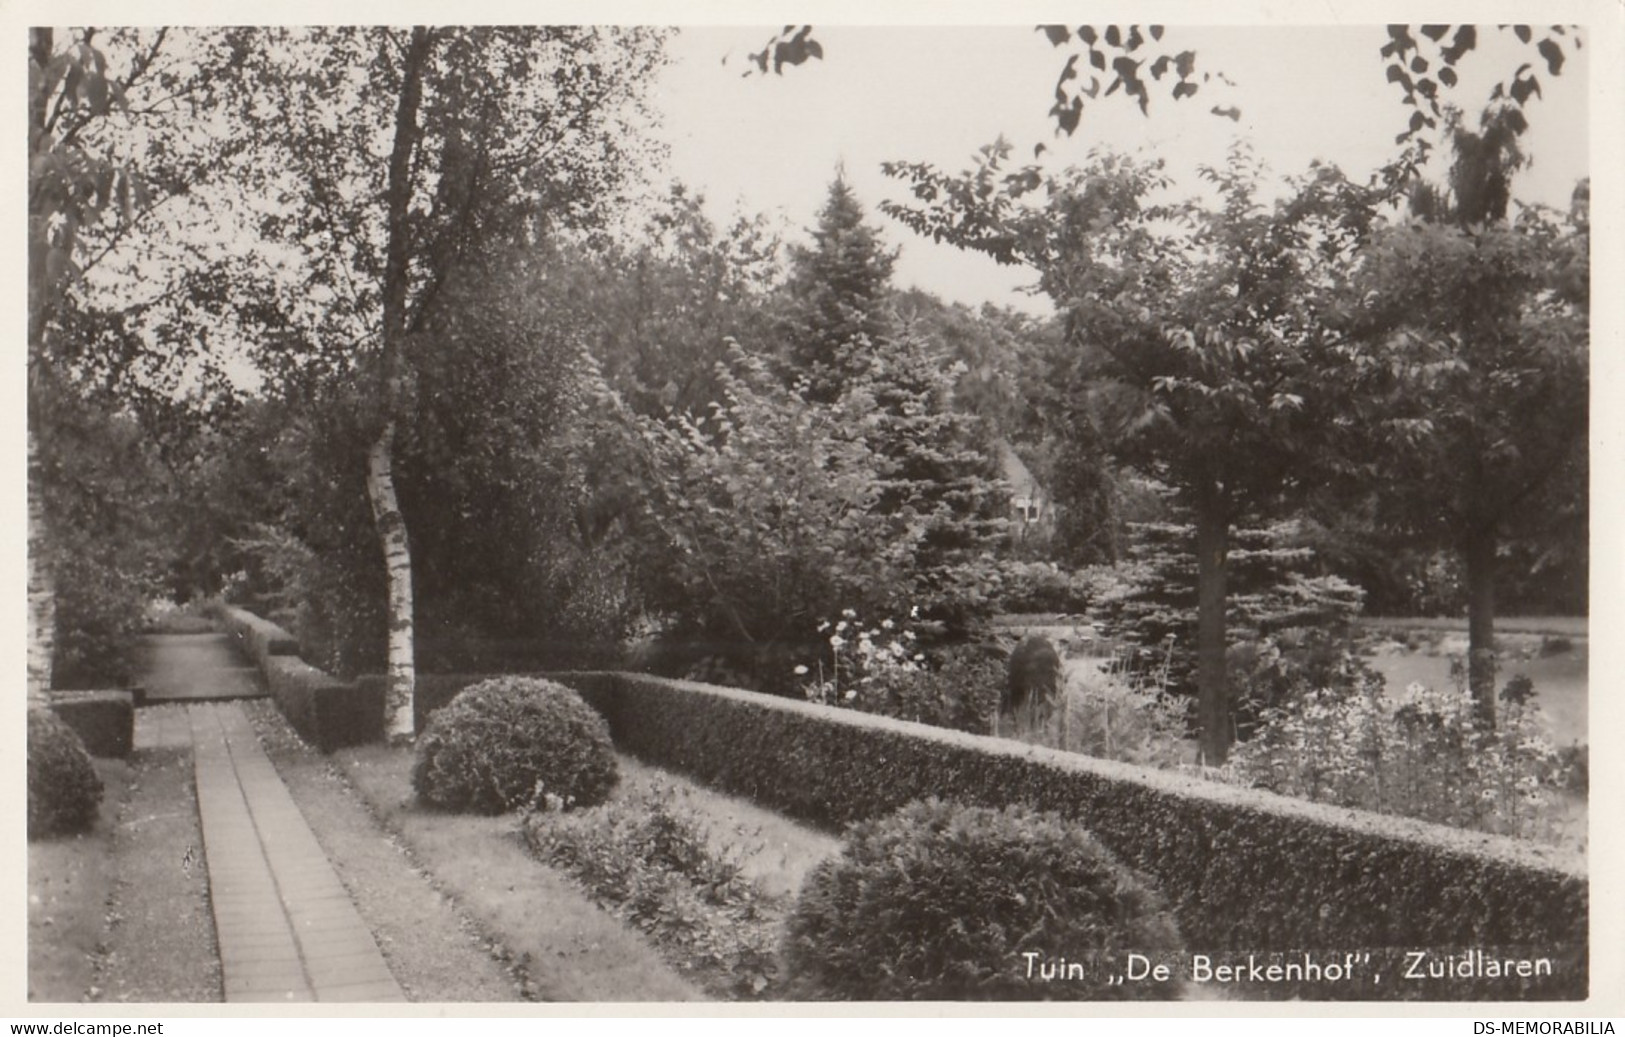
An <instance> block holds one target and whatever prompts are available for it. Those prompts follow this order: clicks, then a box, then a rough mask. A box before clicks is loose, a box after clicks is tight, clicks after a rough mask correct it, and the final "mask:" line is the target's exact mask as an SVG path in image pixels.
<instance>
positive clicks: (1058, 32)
mask: <svg viewBox="0 0 1625 1037" xmlns="http://www.w3.org/2000/svg"><path fill="white" fill-rule="evenodd" d="M1038 28H1039V31H1040V32H1042V33H1043V34H1044V35H1045V36H1047V37H1048V38H1049V42H1050V45H1051V46H1053V47H1059V46H1061V45H1062V44H1064V43H1066V42H1067V41H1068V40H1070V39H1072V30H1071V29H1068V28H1067V27H1066V26H1064V25H1040V26H1039V27H1038Z"/></svg>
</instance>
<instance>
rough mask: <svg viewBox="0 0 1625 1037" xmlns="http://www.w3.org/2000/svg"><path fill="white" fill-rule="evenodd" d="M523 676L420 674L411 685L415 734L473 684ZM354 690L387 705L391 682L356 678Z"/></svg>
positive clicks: (383, 678) (377, 677) (369, 676)
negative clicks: (433, 715)
mask: <svg viewBox="0 0 1625 1037" xmlns="http://www.w3.org/2000/svg"><path fill="white" fill-rule="evenodd" d="M502 676H523V675H514V674H500V673H419V674H418V675H417V676H416V678H415V679H414V682H413V685H412V730H413V731H414V732H416V733H418V734H422V733H423V732H424V731H426V730H428V728H429V716H430V715H431V714H432V713H434V712H435V711H436V710H438V709H440V708H442V707H444V706H446V705H448V704H449V703H450V702H451V700H452V699H454V698H456V697H457V693H458V692H459V691H462V690H463V689H464V688H466V687H468V686H469V685H471V684H478V683H480V682H481V681H487V680H491V679H492V678H493V677H502ZM355 686H356V687H357V688H359V689H361V690H362V691H363V692H365V693H366V694H368V695H375V696H377V698H378V701H379V702H384V701H386V699H385V692H386V691H387V690H388V688H389V678H388V677H386V676H384V675H383V674H381V673H369V674H365V675H363V676H361V677H357V678H356V681H355Z"/></svg>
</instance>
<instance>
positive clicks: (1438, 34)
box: [1422, 25, 1450, 43]
mask: <svg viewBox="0 0 1625 1037" xmlns="http://www.w3.org/2000/svg"><path fill="white" fill-rule="evenodd" d="M1449 31H1450V26H1448V25H1424V26H1422V35H1423V36H1426V37H1427V38H1428V39H1430V40H1432V41H1433V42H1434V43H1438V42H1439V41H1440V40H1442V39H1444V34H1445V33H1447V32H1449Z"/></svg>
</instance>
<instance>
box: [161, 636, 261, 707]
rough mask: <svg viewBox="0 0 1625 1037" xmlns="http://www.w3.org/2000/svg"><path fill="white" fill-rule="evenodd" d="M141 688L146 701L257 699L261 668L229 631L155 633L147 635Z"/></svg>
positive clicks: (259, 694)
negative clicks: (251, 661)
mask: <svg viewBox="0 0 1625 1037" xmlns="http://www.w3.org/2000/svg"><path fill="white" fill-rule="evenodd" d="M141 649H142V652H141V655H142V658H141V677H140V681H139V684H140V687H141V689H142V691H143V693H144V698H143V701H146V702H184V701H197V700H200V699H210V700H215V699H241V698H258V697H260V696H262V695H264V694H265V685H264V683H263V682H262V681H261V680H260V676H259V671H257V670H256V669H254V667H252V666H249V665H247V664H246V663H245V662H244V660H243V658H242V656H241V655H240V654H239V653H238V651H237V646H236V644H235V643H234V642H233V641H232V638H231V635H230V634H222V633H192V634H152V635H149V636H148V637H145V638H143V639H142V645H141Z"/></svg>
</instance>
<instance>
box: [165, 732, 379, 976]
mask: <svg viewBox="0 0 1625 1037" xmlns="http://www.w3.org/2000/svg"><path fill="white" fill-rule="evenodd" d="M187 712H188V719H189V720H190V725H191V732H190V733H191V742H192V750H193V758H194V761H195V766H196V774H197V778H196V780H197V800H198V813H199V814H200V815H201V818H202V826H203V842H204V853H205V859H206V860H207V862H208V867H209V892H210V899H211V900H212V902H213V906H214V920H215V921H214V924H215V932H216V935H217V937H218V942H219V946H220V963H221V968H222V972H223V973H224V976H225V995H226V1000H227V1001H255V1002H268V1001H270V1002H287V1001H404V1000H406V998H405V997H404V996H403V995H402V993H401V988H400V986H399V984H397V983H396V982H395V979H394V977H393V976H391V975H390V973H389V968H388V966H386V965H385V964H384V959H383V956H382V955H381V954H380V953H379V952H378V946H377V944H376V943H375V942H374V940H373V938H372V933H371V932H370V931H369V930H368V928H367V926H366V923H364V922H363V921H362V920H361V916H360V915H359V914H357V913H356V909H355V905H353V904H352V903H351V902H350V898H349V895H348V894H347V893H345V891H344V887H343V886H342V885H341V884H340V883H339V880H338V876H337V875H335V874H334V873H333V867H332V865H331V864H329V863H328V860H327V855H326V854H324V853H323V852H322V848H321V846H320V845H319V844H318V843H317V842H316V836H315V835H314V834H313V833H312V832H311V830H310V826H309V825H307V824H306V823H305V819H304V818H303V817H302V816H301V815H300V813H299V808H298V807H296V806H295V805H294V802H293V799H292V797H290V796H289V795H288V789H287V786H285V785H283V784H282V779H281V778H279V777H278V776H277V773H276V770H275V768H274V767H273V766H272V765H271V760H270V758H269V757H267V756H266V755H265V751H264V750H263V749H261V748H260V744H259V740H258V739H257V738H255V736H254V730H253V728H252V727H251V726H250V724H249V722H248V717H247V715H246V714H244V713H243V710H242V707H241V706H240V705H238V704H237V703H234V702H226V703H197V704H194V705H191V706H189V707H187ZM179 733H180V732H178V731H173V730H166V731H165V732H164V735H165V737H166V738H174V737H176V735H178V734H179Z"/></svg>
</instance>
